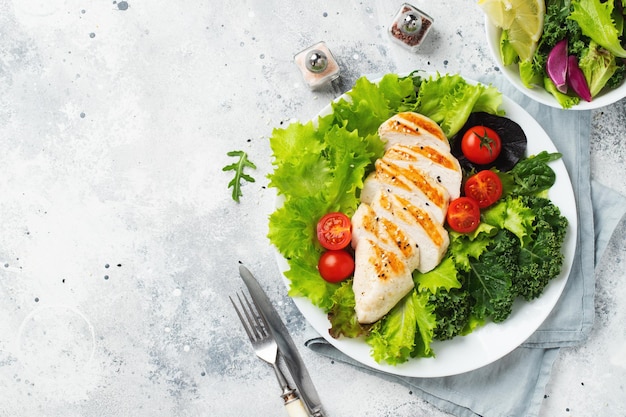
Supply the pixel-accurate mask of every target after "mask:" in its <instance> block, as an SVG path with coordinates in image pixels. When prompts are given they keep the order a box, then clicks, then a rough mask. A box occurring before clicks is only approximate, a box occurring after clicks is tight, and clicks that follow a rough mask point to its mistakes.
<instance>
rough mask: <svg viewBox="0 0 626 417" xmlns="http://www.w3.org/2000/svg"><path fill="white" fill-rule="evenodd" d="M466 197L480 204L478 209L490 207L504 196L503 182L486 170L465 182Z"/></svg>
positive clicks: (493, 173) (496, 175)
mask: <svg viewBox="0 0 626 417" xmlns="http://www.w3.org/2000/svg"><path fill="white" fill-rule="evenodd" d="M464 190H465V195H466V196H467V197H472V198H473V199H474V200H476V201H477V202H478V207H480V208H485V207H489V206H490V205H492V204H493V203H495V202H496V201H498V200H499V199H500V196H502V181H500V177H498V174H496V173H495V172H493V171H490V170H488V169H485V170H483V171H480V172H479V173H477V174H475V175H472V176H471V177H469V178H468V179H467V181H466V182H465V188H464Z"/></svg>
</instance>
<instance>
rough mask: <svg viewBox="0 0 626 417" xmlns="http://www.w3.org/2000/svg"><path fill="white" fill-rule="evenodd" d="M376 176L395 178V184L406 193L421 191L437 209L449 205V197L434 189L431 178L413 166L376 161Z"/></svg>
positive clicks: (385, 159) (439, 189)
mask: <svg viewBox="0 0 626 417" xmlns="http://www.w3.org/2000/svg"><path fill="white" fill-rule="evenodd" d="M376 174H377V175H380V176H382V177H386V178H388V179H390V178H392V177H393V178H394V181H395V182H394V183H393V184H394V185H396V186H398V187H401V188H403V189H405V190H406V191H412V190H413V189H415V188H418V189H420V190H421V191H422V192H423V193H424V195H425V196H426V197H427V198H428V199H429V200H430V201H432V202H433V203H434V204H435V205H436V206H437V207H440V208H443V207H445V205H446V204H447V196H446V195H444V193H443V192H442V190H441V188H436V187H433V185H432V184H431V182H430V181H429V180H428V178H430V177H429V176H428V175H427V174H426V173H425V172H424V171H422V170H420V169H419V168H415V167H413V166H408V167H402V166H400V165H397V164H395V163H393V162H392V161H388V160H387V158H383V159H382V160H378V161H376ZM379 178H380V177H379ZM381 179H382V178H381ZM404 179H406V180H408V181H409V182H410V184H408V183H407V182H406V181H404Z"/></svg>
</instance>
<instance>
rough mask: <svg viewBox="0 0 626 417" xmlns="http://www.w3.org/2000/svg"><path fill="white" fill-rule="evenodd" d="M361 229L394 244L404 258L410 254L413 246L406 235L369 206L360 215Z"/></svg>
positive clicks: (412, 252)
mask: <svg viewBox="0 0 626 417" xmlns="http://www.w3.org/2000/svg"><path fill="white" fill-rule="evenodd" d="M362 222H363V223H362V227H363V229H364V230H365V231H366V232H368V233H371V234H372V235H374V236H376V237H377V238H379V239H380V241H381V242H382V243H384V244H386V245H389V246H395V247H397V248H398V250H399V251H400V253H402V255H403V256H405V257H406V258H409V257H410V256H412V255H413V254H414V253H415V252H414V247H413V245H412V244H411V241H410V239H409V237H408V235H407V234H406V233H405V232H404V231H403V230H402V229H401V228H400V227H398V225H397V224H395V223H393V222H391V221H389V219H386V218H379V217H377V216H376V213H375V212H374V210H372V209H371V208H370V209H369V210H368V211H367V213H366V214H365V215H363V216H362Z"/></svg>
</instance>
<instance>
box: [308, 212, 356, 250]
mask: <svg viewBox="0 0 626 417" xmlns="http://www.w3.org/2000/svg"><path fill="white" fill-rule="evenodd" d="M317 240H319V242H320V244H321V245H322V246H323V247H325V248H326V249H330V250H338V249H343V248H345V247H346V246H348V244H349V243H350V241H351V240H352V229H351V224H350V218H349V217H348V216H346V215H345V214H343V213H337V212H335V213H328V214H326V215H325V216H324V217H322V218H321V219H320V221H319V222H317Z"/></svg>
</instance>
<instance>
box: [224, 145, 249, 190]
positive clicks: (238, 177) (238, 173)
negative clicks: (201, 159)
mask: <svg viewBox="0 0 626 417" xmlns="http://www.w3.org/2000/svg"><path fill="white" fill-rule="evenodd" d="M227 155H228V156H234V157H238V158H239V160H238V161H237V162H235V163H233V164H230V165H226V166H225V167H224V168H222V171H235V178H233V179H232V180H231V181H230V182H229V183H228V188H231V187H232V189H233V194H232V197H233V200H235V201H236V202H239V197H241V196H242V195H243V193H242V192H241V181H242V180H245V181H248V182H254V178H252V177H251V176H250V175H248V174H246V173H245V172H243V170H244V168H252V169H256V165H254V164H253V163H252V161H250V160H249V159H248V154H247V153H245V152H244V151H230V152H228V153H227Z"/></svg>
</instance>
